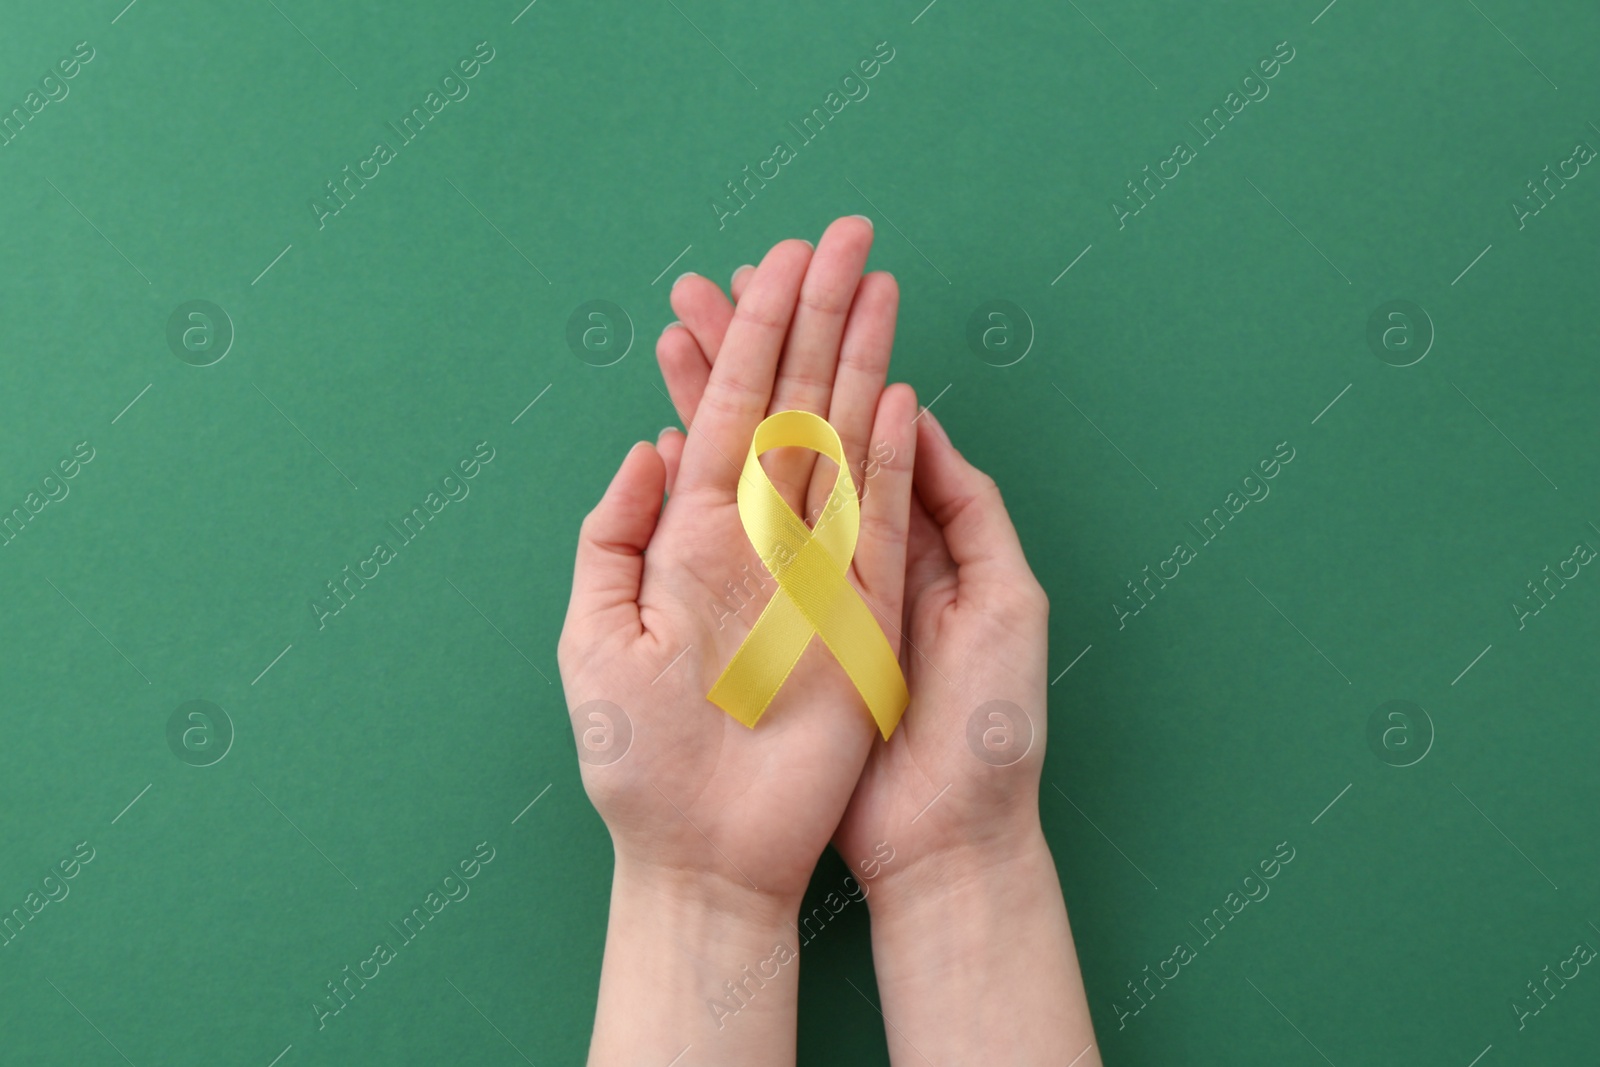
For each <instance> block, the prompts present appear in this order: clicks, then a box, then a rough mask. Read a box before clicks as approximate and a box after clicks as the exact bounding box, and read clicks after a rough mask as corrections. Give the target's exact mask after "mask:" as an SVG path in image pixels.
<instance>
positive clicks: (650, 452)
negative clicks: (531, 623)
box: [567, 441, 667, 630]
mask: <svg viewBox="0 0 1600 1067" xmlns="http://www.w3.org/2000/svg"><path fill="white" fill-rule="evenodd" d="M666 478H667V470H666V466H665V464H663V462H662V460H661V455H660V454H659V453H658V452H657V451H656V450H655V448H654V447H653V446H652V445H650V444H649V443H648V442H646V441H640V442H639V443H638V444H636V445H634V446H633V448H631V449H630V450H629V451H628V455H627V456H626V457H625V458H624V459H623V461H622V466H621V467H619V468H618V469H617V473H616V475H615V477H613V478H612V479H611V484H610V485H609V486H607V487H606V492H605V495H604V496H603V497H601V498H600V503H598V504H596V505H595V508H594V510H593V511H591V512H589V514H588V516H587V517H585V518H584V520H583V526H582V527H580V528H579V530H578V558H577V563H576V565H575V566H574V568H573V574H572V600H571V602H570V603H569V604H568V606H567V618H568V620H569V621H572V620H574V619H592V618H594V617H595V616H600V615H609V614H617V615H618V616H619V617H618V618H617V619H616V620H615V625H618V626H621V625H628V624H629V622H630V620H631V625H632V627H633V628H634V629H635V630H637V628H638V626H639V606H638V600H639V582H640V580H641V579H642V578H643V576H644V550H645V548H646V547H647V546H648V545H649V544H650V538H651V537H652V536H653V535H654V534H655V530H656V521H657V520H658V519H659V518H660V517H661V495H662V493H663V492H664V491H665V489H666ZM624 611H626V612H627V613H628V615H627V617H626V618H623V617H620V616H621V613H622V612H624ZM612 625H613V624H608V628H611V626H612Z"/></svg>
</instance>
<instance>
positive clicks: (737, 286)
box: [728, 263, 755, 304]
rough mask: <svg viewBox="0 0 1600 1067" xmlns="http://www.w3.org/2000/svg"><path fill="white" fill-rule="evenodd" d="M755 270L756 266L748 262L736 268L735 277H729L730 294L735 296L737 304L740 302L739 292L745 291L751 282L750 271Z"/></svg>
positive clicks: (734, 299) (734, 300)
mask: <svg viewBox="0 0 1600 1067" xmlns="http://www.w3.org/2000/svg"><path fill="white" fill-rule="evenodd" d="M753 270H755V268H754V267H752V266H751V265H750V264H748V263H746V264H745V265H744V266H742V267H740V268H739V269H737V270H735V271H734V272H733V277H732V278H730V279H728V295H729V296H731V297H733V302H734V303H735V304H737V303H738V302H739V294H740V293H742V292H744V287H745V286H746V285H748V284H750V272H751V271H753Z"/></svg>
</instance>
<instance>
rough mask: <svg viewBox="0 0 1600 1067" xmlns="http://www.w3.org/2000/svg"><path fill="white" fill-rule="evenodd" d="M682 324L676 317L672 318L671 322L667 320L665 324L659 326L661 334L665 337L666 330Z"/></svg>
mask: <svg viewBox="0 0 1600 1067" xmlns="http://www.w3.org/2000/svg"><path fill="white" fill-rule="evenodd" d="M682 325H683V323H681V322H679V321H678V320H677V319H673V320H672V321H671V322H669V323H667V324H666V325H665V326H663V327H661V336H663V337H665V336H666V335H667V331H668V330H670V329H672V328H673V327H674V326H682Z"/></svg>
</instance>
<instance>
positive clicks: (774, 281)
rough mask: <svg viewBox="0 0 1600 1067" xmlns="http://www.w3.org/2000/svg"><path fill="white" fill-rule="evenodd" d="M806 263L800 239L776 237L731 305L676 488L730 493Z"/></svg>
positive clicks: (761, 413)
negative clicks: (774, 243)
mask: <svg viewBox="0 0 1600 1067" xmlns="http://www.w3.org/2000/svg"><path fill="white" fill-rule="evenodd" d="M810 262H811V246H810V245H809V244H807V243H806V242H804V241H799V240H789V241H780V242H778V244H776V245H774V246H773V248H772V250H771V251H770V252H768V253H767V255H766V257H765V258H764V259H762V261H761V266H760V267H758V268H757V269H756V273H755V276H754V277H753V278H751V279H750V287H749V289H747V290H746V292H745V294H744V299H743V300H741V301H739V304H738V306H737V307H736V308H735V309H734V313H733V321H732V322H731V323H730V324H729V326H728V332H727V334H726V336H724V338H723V342H722V349H721V351H719V352H718V357H719V358H718V359H717V361H716V365H715V366H713V367H712V368H711V377H710V380H709V381H708V382H707V383H706V389H705V393H704V394H703V395H702V396H701V398H700V408H699V410H698V411H696V412H695V418H694V424H693V429H692V431H691V432H690V434H689V440H688V443H687V444H685V445H684V448H683V462H682V464H681V465H680V466H679V468H678V487H679V488H678V491H679V492H680V493H684V492H698V491H702V490H706V491H712V492H718V493H724V494H726V495H727V497H728V498H729V499H732V497H733V495H734V488H735V486H736V485H737V484H738V480H739V474H740V471H741V469H742V467H743V463H744V457H745V453H746V452H748V451H749V449H750V438H751V435H752V434H754V432H755V428H756V424H757V423H759V422H760V421H761V420H762V419H763V418H764V417H765V416H766V414H767V405H768V404H769V403H770V402H771V400H772V382H773V377H774V375H775V374H776V371H777V367H778V356H779V353H781V352H782V351H783V342H784V338H785V337H786V336H787V335H788V332H789V324H790V322H791V321H792V320H793V318H794V312H795V305H796V302H797V301H798V300H799V297H800V284H801V281H802V280H803V279H804V277H805V273H806V267H807V265H808V264H809V263H810Z"/></svg>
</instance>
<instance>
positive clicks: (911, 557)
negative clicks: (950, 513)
mask: <svg viewBox="0 0 1600 1067" xmlns="http://www.w3.org/2000/svg"><path fill="white" fill-rule="evenodd" d="M955 569H956V565H955V561H954V560H952V559H951V558H950V552H949V550H948V549H946V548H945V545H944V531H943V530H941V529H939V524H938V523H936V522H934V521H933V516H932V515H929V514H928V509H927V508H925V507H923V506H922V498H921V497H919V496H917V495H916V494H915V493H913V494H912V496H911V523H910V526H909V527H908V528H907V531H906V592H905V598H906V602H907V603H908V604H909V603H910V602H912V601H914V600H916V598H917V596H918V595H919V594H920V593H921V592H922V591H923V590H924V589H926V588H928V586H930V585H932V584H933V583H934V582H936V581H938V580H939V579H941V578H943V577H945V576H946V575H948V574H952V573H954V571H955Z"/></svg>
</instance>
